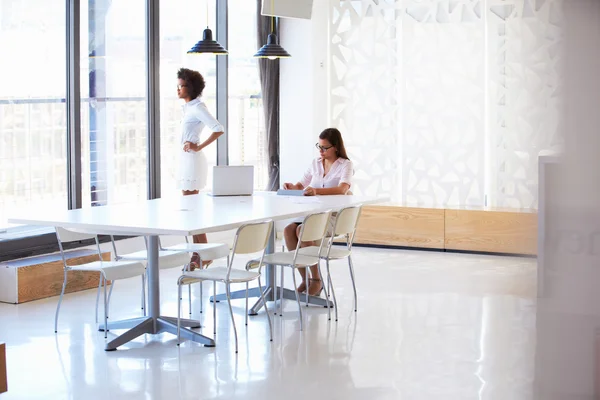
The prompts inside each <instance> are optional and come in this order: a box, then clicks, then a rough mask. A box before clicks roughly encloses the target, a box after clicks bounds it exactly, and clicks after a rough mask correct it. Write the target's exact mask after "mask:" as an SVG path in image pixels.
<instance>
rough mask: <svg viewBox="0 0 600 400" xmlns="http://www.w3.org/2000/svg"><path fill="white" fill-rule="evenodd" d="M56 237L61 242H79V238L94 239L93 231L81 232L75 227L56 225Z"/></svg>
mask: <svg viewBox="0 0 600 400" xmlns="http://www.w3.org/2000/svg"><path fill="white" fill-rule="evenodd" d="M54 229H55V230H56V237H57V239H58V241H59V242H60V243H69V242H77V241H79V240H88V239H94V238H95V237H96V235H94V234H93V233H86V232H80V231H77V230H74V229H66V228H60V227H58V226H57V227H55V228H54Z"/></svg>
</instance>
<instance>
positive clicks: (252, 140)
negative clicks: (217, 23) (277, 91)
mask: <svg viewBox="0 0 600 400" xmlns="http://www.w3.org/2000/svg"><path fill="white" fill-rule="evenodd" d="M228 4H229V71H228V74H227V75H228V78H229V99H228V107H229V108H228V111H229V130H228V132H229V164H231V165H254V187H255V188H256V189H257V190H264V189H265V187H266V186H267V184H268V181H269V170H268V163H267V160H268V151H267V135H266V133H265V124H264V113H263V107H262V96H261V88H260V76H259V73H258V63H257V59H255V58H253V57H252V55H253V54H254V53H256V51H257V40H256V2H255V1H248V0H229V3H228Z"/></svg>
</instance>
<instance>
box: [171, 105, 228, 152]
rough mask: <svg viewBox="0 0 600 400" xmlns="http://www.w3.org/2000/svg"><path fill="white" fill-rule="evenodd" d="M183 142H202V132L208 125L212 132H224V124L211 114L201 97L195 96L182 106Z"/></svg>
mask: <svg viewBox="0 0 600 400" xmlns="http://www.w3.org/2000/svg"><path fill="white" fill-rule="evenodd" d="M182 109H183V118H182V119H181V144H184V143H185V142H192V143H196V144H197V143H200V133H201V132H202V129H204V126H205V125H206V126H207V127H208V129H210V130H211V131H212V132H223V131H224V128H223V125H221V124H220V123H219V121H217V119H216V118H215V117H213V116H212V115H211V113H210V112H209V111H208V108H207V107H206V104H204V103H203V102H202V101H200V98H195V99H194V100H191V101H189V102H187V103H185V104H184V105H183V107H182Z"/></svg>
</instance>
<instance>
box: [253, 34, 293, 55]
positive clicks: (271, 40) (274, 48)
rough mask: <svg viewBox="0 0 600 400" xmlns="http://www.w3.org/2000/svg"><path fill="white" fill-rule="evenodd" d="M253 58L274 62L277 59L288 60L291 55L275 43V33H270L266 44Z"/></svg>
mask: <svg viewBox="0 0 600 400" xmlns="http://www.w3.org/2000/svg"><path fill="white" fill-rule="evenodd" d="M254 57H256V58H268V59H269V60H275V59H277V58H290V57H291V55H290V53H288V52H287V51H285V49H284V48H283V47H281V46H280V45H279V43H277V35H276V34H275V32H272V33H269V36H268V37H267V44H265V45H264V46H263V47H261V48H260V50H258V52H257V53H256V54H255V55H254Z"/></svg>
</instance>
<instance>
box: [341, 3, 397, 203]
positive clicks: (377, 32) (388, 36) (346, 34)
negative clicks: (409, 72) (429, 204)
mask: <svg viewBox="0 0 600 400" xmlns="http://www.w3.org/2000/svg"><path fill="white" fill-rule="evenodd" d="M376 3H377V2H372V1H342V2H340V4H339V6H336V7H335V8H334V10H333V13H332V29H331V32H332V34H331V44H332V45H331V52H330V61H331V74H330V85H331V98H330V104H331V120H332V125H333V126H336V127H338V128H339V129H340V130H341V132H342V134H343V135H344V140H345V142H346V143H347V147H348V151H349V153H350V158H351V159H352V161H353V162H354V166H355V176H354V185H353V191H354V193H358V194H387V195H393V194H394V193H393V191H394V188H395V186H396V180H397V176H398V166H399V163H398V162H399V160H400V157H399V153H398V149H397V147H398V140H399V136H398V134H397V132H398V118H397V113H398V98H397V95H396V85H397V75H398V73H397V68H398V67H397V66H398V51H397V49H396V44H397V42H398V39H397V37H396V35H397V34H398V29H397V25H398V15H397V12H396V9H395V7H396V6H395V5H394V3H393V2H391V3H389V2H378V4H376Z"/></svg>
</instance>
